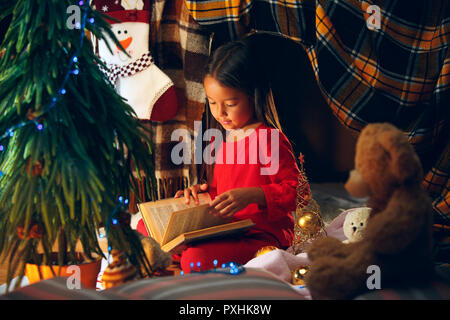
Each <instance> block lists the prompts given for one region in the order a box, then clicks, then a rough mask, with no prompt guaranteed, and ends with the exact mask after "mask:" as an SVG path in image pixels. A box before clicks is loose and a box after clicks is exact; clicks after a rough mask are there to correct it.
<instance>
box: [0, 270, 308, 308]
mask: <svg viewBox="0 0 450 320" xmlns="http://www.w3.org/2000/svg"><path fill="white" fill-rule="evenodd" d="M0 299H7V300H8V299H14V300H15V299H37V300H49V299H51V300H55V299H58V300H93V299H94V300H104V299H107V300H110V299H132V300H140V299H144V300H184V299H189V300H224V299H227V300H242V299H245V300H272V299H282V300H294V299H295V300H304V299H303V298H302V296H301V295H300V294H299V293H297V292H296V291H295V290H294V289H293V288H292V287H291V286H290V285H289V284H287V283H285V282H282V281H280V280H279V279H278V278H276V277H275V276H274V275H272V274H271V273H269V272H267V271H264V270H262V269H251V268H247V269H246V270H245V272H244V273H241V274H238V275H229V274H223V273H204V274H199V273H193V274H188V275H183V276H171V277H160V278H153V279H146V280H138V281H133V282H129V283H126V284H123V285H121V286H118V287H115V288H112V289H108V290H104V291H100V292H97V291H95V290H92V289H79V290H70V289H68V288H67V285H66V279H64V278H54V279H50V280H44V281H41V282H38V283H35V284H33V285H30V286H27V287H24V288H21V289H18V290H16V291H13V292H11V293H9V294H6V295H4V296H0Z"/></svg>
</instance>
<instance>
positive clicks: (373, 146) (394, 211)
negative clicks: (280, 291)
mask: <svg viewBox="0 0 450 320" xmlns="http://www.w3.org/2000/svg"><path fill="white" fill-rule="evenodd" d="M422 179H423V171H422V167H421V163H420V161H419V158H418V156H417V154H416V153H415V151H414V149H413V147H412V146H411V144H410V143H409V142H408V140H407V138H406V136H405V135H404V134H403V133H402V132H401V131H400V130H398V129H397V128H395V127H394V126H393V125H390V124H388V123H377V124H369V125H367V126H366V127H365V128H364V129H363V130H362V132H361V134H360V136H359V138H358V141H357V144H356V155H355V169H354V170H353V171H352V172H351V174H350V177H349V179H348V181H347V183H346V185H345V187H346V189H347V191H348V192H349V193H350V194H351V195H353V196H356V197H365V196H369V200H368V206H369V207H370V208H372V211H371V213H370V217H369V218H368V221H367V225H366V227H365V228H366V229H365V233H364V238H363V239H362V240H361V241H358V242H354V243H349V244H345V243H342V242H341V241H339V240H338V239H334V238H331V237H326V238H321V239H318V240H316V241H314V242H313V243H312V245H311V247H310V248H309V250H308V252H307V253H308V257H309V259H310V260H311V261H312V263H311V266H310V270H309V272H308V273H307V275H306V277H305V280H306V284H307V287H308V289H309V290H310V292H311V295H312V297H313V298H315V299H348V298H352V297H354V296H356V295H357V294H359V293H362V292H364V291H366V290H368V289H372V288H371V287H369V286H368V282H369V281H368V279H369V277H371V275H372V273H371V272H372V270H376V269H374V267H371V266H375V268H379V269H378V270H379V273H380V274H379V279H380V282H381V288H385V287H388V286H393V285H398V284H400V283H409V284H416V283H417V282H418V281H420V280H426V279H428V278H429V277H430V276H431V275H432V274H433V263H432V229H431V228H432V211H431V210H432V207H431V201H430V199H429V197H428V195H427V193H426V192H425V190H424V189H423V188H422Z"/></svg>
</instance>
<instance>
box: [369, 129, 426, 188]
mask: <svg viewBox="0 0 450 320" xmlns="http://www.w3.org/2000/svg"><path fill="white" fill-rule="evenodd" d="M377 138H378V139H377V140H378V142H379V143H380V144H381V145H382V147H383V148H384V149H385V151H386V152H387V153H388V154H389V158H390V159H389V161H390V163H389V168H390V169H391V173H392V175H393V176H394V177H396V178H397V182H398V183H400V184H404V183H409V182H413V181H414V182H417V181H421V180H422V178H423V177H422V175H423V173H422V166H421V163H420V160H419V157H418V156H417V154H416V152H415V151H414V148H413V146H412V145H411V144H410V143H409V141H408V139H407V138H406V136H405V134H404V133H403V132H401V131H400V130H398V129H397V128H396V127H394V126H393V125H390V124H387V123H386V124H383V128H382V130H380V132H379V134H378V137H377Z"/></svg>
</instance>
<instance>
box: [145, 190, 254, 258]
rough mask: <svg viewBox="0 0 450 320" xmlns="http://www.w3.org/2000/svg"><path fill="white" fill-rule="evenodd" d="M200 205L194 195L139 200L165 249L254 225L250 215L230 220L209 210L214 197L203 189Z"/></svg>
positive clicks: (149, 226) (149, 227)
mask: <svg viewBox="0 0 450 320" xmlns="http://www.w3.org/2000/svg"><path fill="white" fill-rule="evenodd" d="M198 197H199V205H196V204H195V202H194V199H193V198H192V197H191V201H190V203H189V204H186V203H185V199H184V197H181V198H170V199H164V200H159V201H150V202H144V203H140V204H138V206H139V209H140V211H141V214H142V219H143V220H144V224H145V226H146V228H147V231H148V233H149V234H150V235H151V236H152V237H153V238H154V239H155V240H156V241H157V242H158V243H159V244H160V245H161V248H162V249H163V250H164V251H167V252H171V253H179V251H181V250H182V248H183V245H184V244H186V243H189V242H192V241H196V240H201V239H206V238H211V237H217V236H222V235H226V234H230V233H234V232H243V231H246V230H248V229H249V228H251V227H252V226H254V225H255V224H254V223H253V222H252V220H250V219H246V220H241V221H236V222H230V220H225V219H223V218H220V217H216V216H214V215H212V214H210V213H209V202H210V201H211V198H210V196H209V194H208V193H207V192H205V193H199V194H198Z"/></svg>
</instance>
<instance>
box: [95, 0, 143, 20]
mask: <svg viewBox="0 0 450 320" xmlns="http://www.w3.org/2000/svg"><path fill="white" fill-rule="evenodd" d="M92 5H93V8H94V9H95V10H97V11H100V12H102V13H104V14H106V15H108V16H110V17H112V18H115V19H117V20H119V21H120V22H116V21H113V20H110V19H108V22H109V23H110V24H114V23H123V22H144V23H149V21H150V8H151V4H150V0H94V1H93V3H92Z"/></svg>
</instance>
